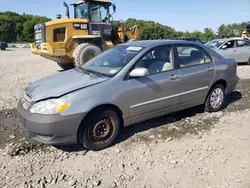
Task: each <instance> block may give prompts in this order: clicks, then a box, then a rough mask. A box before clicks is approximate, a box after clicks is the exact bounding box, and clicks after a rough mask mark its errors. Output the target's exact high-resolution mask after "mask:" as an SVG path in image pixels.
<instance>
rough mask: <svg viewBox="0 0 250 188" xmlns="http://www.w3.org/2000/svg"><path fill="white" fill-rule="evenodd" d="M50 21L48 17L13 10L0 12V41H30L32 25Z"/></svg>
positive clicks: (32, 30)
mask: <svg viewBox="0 0 250 188" xmlns="http://www.w3.org/2000/svg"><path fill="white" fill-rule="evenodd" d="M47 21H50V19H49V18H46V17H42V16H33V15H28V14H23V15H20V14H17V13H15V12H9V11H8V12H0V41H6V42H16V41H18V42H32V41H34V26H35V25H36V24H39V23H44V22H47Z"/></svg>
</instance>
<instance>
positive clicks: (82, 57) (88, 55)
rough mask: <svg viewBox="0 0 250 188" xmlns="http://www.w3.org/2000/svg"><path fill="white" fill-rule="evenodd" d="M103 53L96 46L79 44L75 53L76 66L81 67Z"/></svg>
mask: <svg viewBox="0 0 250 188" xmlns="http://www.w3.org/2000/svg"><path fill="white" fill-rule="evenodd" d="M101 52H102V50H101V48H99V47H98V46H96V45H93V44H89V43H83V44H79V45H78V46H77V47H76V49H75V50H74V52H73V59H74V66H75V67H81V66H82V65H83V64H85V63H86V62H87V61H89V60H90V59H92V58H93V57H95V56H96V55H98V54H100V53H101Z"/></svg>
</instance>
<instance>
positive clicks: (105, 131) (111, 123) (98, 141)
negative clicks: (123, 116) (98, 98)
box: [78, 109, 121, 151]
mask: <svg viewBox="0 0 250 188" xmlns="http://www.w3.org/2000/svg"><path fill="white" fill-rule="evenodd" d="M120 126H121V121H120V117H119V116H118V114H117V113H116V112H115V111H114V110H112V109H106V110H104V109H99V110H97V111H95V112H94V113H92V114H90V115H89V116H88V117H87V119H86V121H84V123H83V124H82V125H81V127H80V129H79V132H78V138H79V141H80V143H81V144H82V145H83V146H84V147H85V148H86V149H88V150H93V151H98V150H102V149H105V148H107V147H109V146H111V145H112V144H113V142H114V141H115V139H116V137H117V135H118V134H119V131H120Z"/></svg>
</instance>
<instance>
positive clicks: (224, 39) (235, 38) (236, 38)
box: [212, 37, 246, 41]
mask: <svg viewBox="0 0 250 188" xmlns="http://www.w3.org/2000/svg"><path fill="white" fill-rule="evenodd" d="M239 39H242V40H246V39H244V38H241V37H231V38H222V39H214V40H212V41H229V40H239Z"/></svg>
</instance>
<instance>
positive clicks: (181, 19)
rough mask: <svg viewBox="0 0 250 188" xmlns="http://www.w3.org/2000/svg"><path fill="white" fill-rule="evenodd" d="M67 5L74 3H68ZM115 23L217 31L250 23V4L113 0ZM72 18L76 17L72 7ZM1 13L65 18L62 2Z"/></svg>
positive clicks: (0, 6) (8, 4)
mask: <svg viewBox="0 0 250 188" xmlns="http://www.w3.org/2000/svg"><path fill="white" fill-rule="evenodd" d="M65 2H67V3H68V4H70V3H72V2H74V0H65ZM112 2H113V3H115V4H116V7H117V9H116V13H115V14H114V20H125V19H127V18H136V19H143V20H153V21H155V22H159V23H161V24H163V25H167V26H170V27H172V28H174V29H175V30H177V31H194V30H199V31H202V30H203V29H204V28H205V27H209V28H212V29H213V30H214V31H216V29H217V28H218V27H219V26H220V25H221V24H230V23H240V22H244V21H250V0H154V1H152V0H113V1H112ZM70 9H71V12H70V13H71V16H72V15H73V7H70ZM1 11H14V12H17V13H21V14H22V13H27V14H35V15H41V16H47V17H49V18H51V19H55V15H56V14H62V16H63V17H64V15H65V9H64V7H63V0H21V1H20V0H14V1H10V0H0V12H1Z"/></svg>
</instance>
